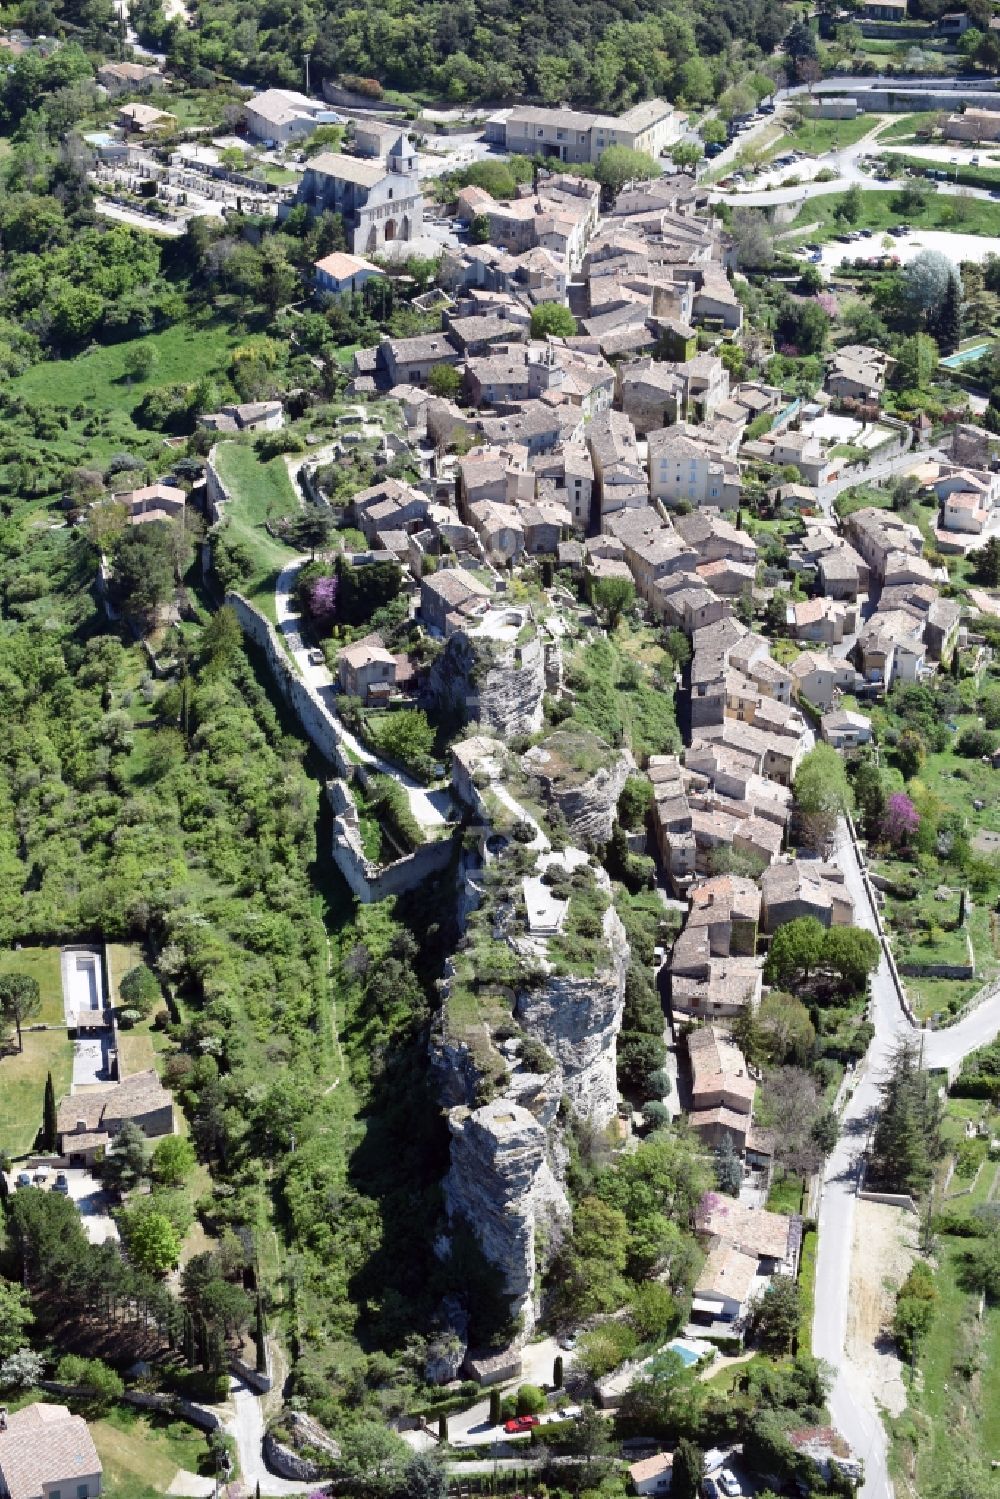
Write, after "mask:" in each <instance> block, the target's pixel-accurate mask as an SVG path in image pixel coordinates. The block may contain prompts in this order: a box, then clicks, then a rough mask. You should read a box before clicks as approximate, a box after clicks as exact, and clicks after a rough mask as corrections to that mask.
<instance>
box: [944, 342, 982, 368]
mask: <svg viewBox="0 0 1000 1499" xmlns="http://www.w3.org/2000/svg"><path fill="white" fill-rule="evenodd" d="M992 347H993V345H992V344H976V345H975V346H974V347H973V348H971V349H959V351H958V353H957V354H949V355H948V358H947V359H942V360H941V363H942V364H943V365H944V367H945V369H947V370H957V369H958V368H959V367H960V366H961V365H963V364H969V363H970V362H971V361H972V360H973V359H982V357H983V355H984V354H988V353H989V352H990V350H991V349H992Z"/></svg>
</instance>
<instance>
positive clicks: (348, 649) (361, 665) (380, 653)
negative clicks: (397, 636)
mask: <svg viewBox="0 0 1000 1499" xmlns="http://www.w3.org/2000/svg"><path fill="white" fill-rule="evenodd" d="M337 680H338V682H339V684H340V690H341V692H345V693H347V694H348V695H349V696H351V697H358V698H360V699H361V701H362V702H363V703H370V702H371V701H372V700H373V699H375V698H378V699H384V698H386V697H387V696H388V695H389V693H390V691H391V690H392V688H393V687H394V686H395V683H396V658H395V656H393V655H392V654H391V653H390V652H389V651H387V650H386V649H385V647H384V645H383V644H382V642H381V640H380V639H379V638H378V636H374V637H372V638H371V639H369V640H359V641H358V642H357V643H356V644H355V645H348V646H345V647H344V649H343V650H341V651H338V653H337Z"/></svg>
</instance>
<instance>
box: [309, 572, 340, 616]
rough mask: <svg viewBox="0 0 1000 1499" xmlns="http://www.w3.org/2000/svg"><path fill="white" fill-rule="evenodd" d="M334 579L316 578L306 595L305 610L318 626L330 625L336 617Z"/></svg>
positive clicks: (336, 582)
mask: <svg viewBox="0 0 1000 1499" xmlns="http://www.w3.org/2000/svg"><path fill="white" fill-rule="evenodd" d="M337 584H338V580H337V579H336V578H317V579H316V580H315V582H313V583H310V585H309V588H308V592H307V594H306V608H307V609H308V610H309V613H310V615H311V617H312V618H313V619H314V620H315V621H316V623H317V624H318V625H330V624H332V623H333V621H334V620H335V619H336V617H337Z"/></svg>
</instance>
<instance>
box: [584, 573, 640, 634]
mask: <svg viewBox="0 0 1000 1499" xmlns="http://www.w3.org/2000/svg"><path fill="white" fill-rule="evenodd" d="M591 597H592V599H593V603H594V608H595V609H596V610H597V611H598V613H599V614H600V615H601V616H602V617H603V619H604V625H605V628H606V629H608V630H616V629H617V628H618V625H619V624H620V622H621V619H622V615H624V614H627V613H628V611H629V610H630V609H631V608H632V606H633V604H634V603H635V584H634V583H632V582H631V581H630V580H629V579H628V578H598V580H597V582H596V583H595V584H594V586H593V590H592V594H591Z"/></svg>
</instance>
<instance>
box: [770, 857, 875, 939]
mask: <svg viewBox="0 0 1000 1499" xmlns="http://www.w3.org/2000/svg"><path fill="white" fill-rule="evenodd" d="M760 894H761V919H762V924H763V928H764V931H765V932H769V933H773V932H776V931H777V930H778V928H779V927H782V926H785V925H786V923H788V922H789V921H797V920H798V919H799V918H800V917H803V916H814V917H815V918H816V920H817V921H819V922H820V923H821V925H822V926H825V927H831V926H851V925H852V924H853V922H854V902H853V901H852V900H851V897H850V895H849V893H848V890H847V886H846V885H845V883H844V876H843V874H842V873H841V871H840V870H839V869H838V868H837V866H836V865H835V864H819V863H814V862H813V861H811V860H802V859H797V860H795V861H794V863H779V864H772V865H771V866H770V867H769V868H768V869H765V870H764V873H763V874H762V875H761V878H760Z"/></svg>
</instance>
